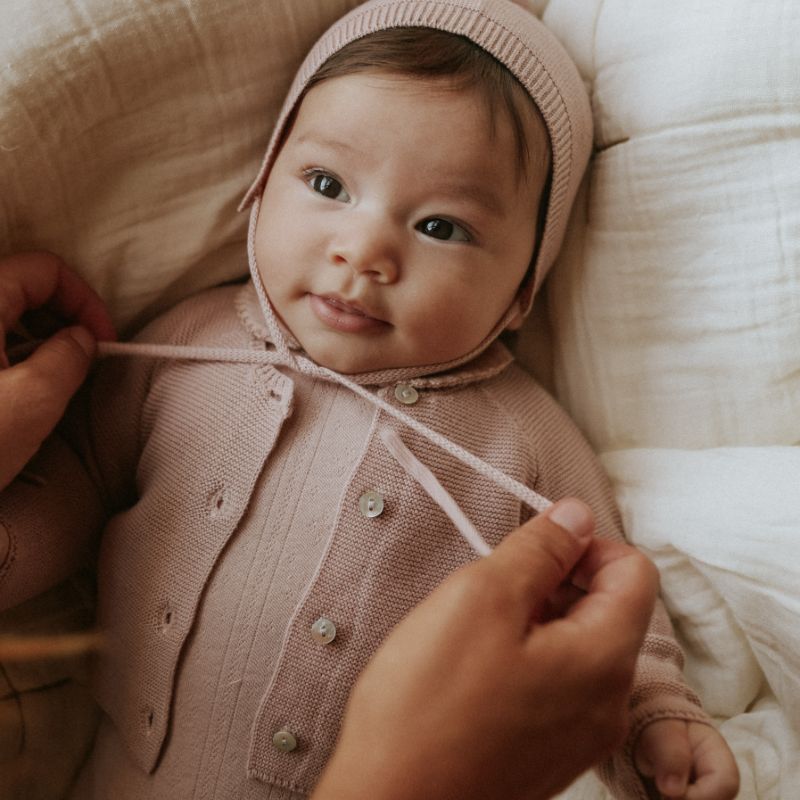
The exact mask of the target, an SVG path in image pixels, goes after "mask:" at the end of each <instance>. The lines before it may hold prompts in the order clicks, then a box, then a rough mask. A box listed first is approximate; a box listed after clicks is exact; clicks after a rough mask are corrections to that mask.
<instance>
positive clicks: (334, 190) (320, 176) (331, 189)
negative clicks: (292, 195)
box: [306, 172, 350, 203]
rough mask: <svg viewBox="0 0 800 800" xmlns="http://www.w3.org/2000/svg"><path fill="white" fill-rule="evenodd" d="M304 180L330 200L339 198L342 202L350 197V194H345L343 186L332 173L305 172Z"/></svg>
mask: <svg viewBox="0 0 800 800" xmlns="http://www.w3.org/2000/svg"><path fill="white" fill-rule="evenodd" d="M306 182H307V183H308V185H309V186H310V187H311V188H312V189H313V190H314V191H315V192H316V193H317V194H321V195H322V196H323V197H329V198H330V199H331V200H340V201H341V202H343V203H346V202H347V201H348V200H349V199H350V195H349V194H347V192H346V191H345V189H344V186H342V184H341V183H340V182H339V181H338V180H336V178H334V177H333V176H332V175H328V174H327V173H325V172H311V173H307V174H306Z"/></svg>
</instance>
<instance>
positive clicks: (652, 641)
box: [510, 368, 710, 800]
mask: <svg viewBox="0 0 800 800" xmlns="http://www.w3.org/2000/svg"><path fill="white" fill-rule="evenodd" d="M511 372H512V377H511V381H510V383H511V384H515V383H517V384H518V385H517V388H516V391H515V392H514V394H516V395H521V394H523V392H521V391H520V384H519V383H518V382H519V381H520V380H522V379H523V378H524V380H525V381H529V380H530V379H529V378H527V376H522V377H520V376H519V374H518V375H516V376H514V375H513V373H515V372H518V370H516V368H512V370H511ZM524 396H525V397H526V401H525V402H524V403H515V404H514V405H515V406H516V408H514V407H513V406H512V408H511V410H512V415H513V416H514V417H515V418H516V419H517V422H518V424H519V425H520V427H521V429H522V430H521V433H522V435H523V437H524V438H525V439H526V440H527V442H529V444H530V447H531V452H530V463H531V465H532V467H531V468H532V474H531V475H530V476H529V485H531V486H532V487H533V488H534V489H535V490H536V491H537V492H538V493H539V494H541V495H543V496H544V497H546V498H548V499H549V500H552V501H553V502H555V501H556V500H559V499H560V498H562V497H568V496H574V497H579V498H580V499H582V500H583V501H584V502H586V503H587V504H588V505H589V506H590V507H591V508H592V510H593V512H594V514H595V517H596V522H597V528H596V532H597V535H599V536H602V537H605V538H608V539H613V540H617V541H623V540H624V534H623V530H622V522H621V518H620V514H619V511H618V509H617V506H616V502H615V500H614V493H613V489H612V487H611V484H610V481H609V479H608V477H607V475H606V473H605V471H604V469H603V467H602V465H601V464H600V461H599V459H598V458H597V457H596V455H595V454H594V452H593V451H592V449H591V447H590V445H589V444H588V442H587V441H586V439H585V438H584V437H583V435H582V434H581V432H580V431H579V430H578V428H577V427H576V425H575V424H574V423H573V422H572V420H571V419H570V418H569V417H568V416H567V414H566V412H564V411H563V409H561V408H560V406H558V404H557V403H556V402H555V401H554V400H553V399H552V398H551V397H550V396H549V395H548V394H547V393H546V392H545V391H544V390H543V389H541V388H540V387H538V386H535V385H534V386H532V387H531V386H529V387H528V388H527V389H526V390H525V391H524ZM526 515H529V514H526ZM682 670H683V653H682V652H681V649H680V646H679V645H678V643H677V641H676V640H675V636H674V632H673V629H672V625H671V623H670V620H669V617H668V616H667V613H666V610H665V608H664V605H663V603H662V602H661V601H660V600H659V601H658V603H657V604H656V608H655V611H654V613H653V616H652V619H651V620H650V625H649V628H648V631H647V635H646V637H645V640H644V643H643V645H642V649H641V651H640V653H639V657H638V660H637V664H636V673H635V677H634V685H633V691H632V693H631V699H630V730H629V734H628V737H627V740H626V742H625V744H624V746H623V747H622V748H621V749H620V750H619V751H618V752H617V753H615V754H614V755H613V756H612V757H611V758H609V759H608V760H607V761H606V762H604V763H603V764H601V765H600V766H599V767H598V769H597V771H598V774H599V776H600V778H601V779H602V780H603V782H604V783H605V784H606V785H607V786H608V787H609V789H610V790H611V791H612V793H614V795H615V796H617V797H620V798H637V800H638V798H641V799H642V800H647V798H648V797H649V795H648V792H647V789H646V788H645V786H644V783H643V781H642V779H641V777H640V776H639V773H638V771H637V770H636V768H635V766H634V764H633V748H634V745H635V743H636V740H637V738H638V736H639V734H640V733H641V732H642V730H643V728H644V727H645V726H646V725H647V724H648V723H650V722H654V721H656V720H659V719H682V720H687V721H694V722H704V723H708V724H710V720H709V718H708V716H707V715H706V713H705V712H704V711H703V709H702V706H701V703H700V700H699V699H698V697H697V695H696V694H695V693H694V692H693V691H692V689H691V688H690V687H689V686H688V685H687V684H686V681H685V680H684V677H683V672H682Z"/></svg>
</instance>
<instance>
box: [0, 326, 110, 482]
mask: <svg viewBox="0 0 800 800" xmlns="http://www.w3.org/2000/svg"><path fill="white" fill-rule="evenodd" d="M94 350H95V342H94V339H93V337H92V336H91V334H90V333H88V331H86V330H85V329H83V328H79V327H72V328H65V329H64V330H61V331H59V332H58V333H57V334H55V336H53V337H51V338H50V339H48V340H47V341H46V342H44V343H43V344H42V345H40V346H39V348H38V349H37V350H36V351H35V352H34V353H33V355H31V356H30V357H29V358H27V359H26V360H25V361H23V362H22V363H20V364H17V365H16V366H14V367H11V368H9V369H6V370H3V371H0V441H3V442H10V443H11V444H10V445H9V446H7V447H6V448H5V449H4V453H5V455H4V456H3V458H2V459H0V488H2V487H3V486H5V485H6V484H7V483H9V482H10V481H11V480H12V479H13V478H14V476H15V475H16V474H17V473H18V472H19V470H21V469H22V467H23V466H24V465H25V464H26V463H27V462H28V460H29V459H30V458H31V457H32V456H33V454H34V453H35V452H36V450H37V449H38V448H39V445H40V444H41V443H42V441H43V440H44V439H45V437H46V436H47V435H48V434H49V433H50V432H51V431H52V430H53V428H54V427H55V425H56V423H57V422H58V420H59V419H61V417H62V416H63V414H64V409H65V408H66V406H67V403H68V402H69V399H70V398H71V397H72V395H73V394H74V393H75V391H76V390H77V389H78V387H79V386H80V384H81V382H82V381H83V379H84V378H85V377H86V373H87V372H88V370H89V365H90V364H91V360H92V356H93V355H94Z"/></svg>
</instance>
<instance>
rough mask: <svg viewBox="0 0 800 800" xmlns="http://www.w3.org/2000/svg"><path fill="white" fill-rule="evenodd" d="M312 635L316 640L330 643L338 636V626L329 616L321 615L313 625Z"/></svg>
mask: <svg viewBox="0 0 800 800" xmlns="http://www.w3.org/2000/svg"><path fill="white" fill-rule="evenodd" d="M311 635H312V636H313V637H314V641H315V642H319V643H320V644H330V643H331V642H332V641H333V640H334V639H335V638H336V626H335V625H334V624H333V623H332V622H331V621H330V620H329V619H328V618H327V617H320V618H319V619H318V620H317V621H316V622H315V623H314V624H313V625H312V626H311Z"/></svg>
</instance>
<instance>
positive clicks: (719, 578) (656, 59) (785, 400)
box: [522, 0, 800, 800]
mask: <svg viewBox="0 0 800 800" xmlns="http://www.w3.org/2000/svg"><path fill="white" fill-rule="evenodd" d="M542 10H543V12H544V21H545V22H546V23H547V24H548V25H550V27H551V28H553V29H554V30H555V32H556V34H557V35H558V36H559V37H560V38H561V40H562V41H563V42H564V44H565V46H566V47H567V49H568V51H569V52H570V54H571V55H572V57H573V59H574V60H575V61H576V62H577V64H578V66H579V68H580V70H581V72H582V74H583V76H584V78H585V80H586V81H587V85H589V86H590V90H591V98H592V107H593V112H594V119H595V150H596V152H595V156H594V160H593V164H592V166H591V168H590V178H589V180H588V181H587V182H586V183H585V184H584V187H583V197H582V201H579V202H578V204H577V206H576V212H575V214H574V216H573V220H572V225H571V228H570V231H569V232H568V234H567V239H566V242H567V245H566V248H565V249H564V250H563V251H562V254H561V258H560V261H559V263H557V264H556V266H555V267H554V272H553V276H552V280H551V282H550V286H549V294H548V301H549V309H550V313H551V319H552V323H553V324H552V338H551V340H550V343H551V345H552V349H551V350H550V352H551V353H552V355H553V363H552V380H553V383H554V385H555V387H556V394H557V396H558V398H559V399H560V400H561V402H562V403H563V404H564V405H565V406H566V407H567V409H568V410H569V411H570V413H571V414H572V415H573V417H574V418H575V419H576V421H577V422H578V424H579V426H580V427H581V428H582V429H583V431H584V432H585V433H586V434H587V436H588V438H589V439H590V441H591V442H592V443H593V444H594V445H595V447H596V448H597V449H598V450H599V451H600V452H601V454H602V460H603V462H604V464H605V466H606V468H607V469H608V471H609V473H610V475H611V478H612V481H613V482H614V484H615V486H616V488H617V499H618V501H619V503H620V507H621V511H622V514H623V519H624V523H625V529H626V533H627V535H628V537H629V539H630V540H631V541H632V542H633V543H634V544H636V545H637V546H639V547H641V548H642V549H643V550H644V551H645V552H647V553H648V554H649V555H651V556H652V557H653V558H654V560H655V562H656V564H657V565H658V566H659V568H660V571H661V575H662V590H663V594H664V599H665V602H666V604H667V607H668V609H669V611H670V612H671V614H672V616H673V619H674V620H675V623H676V628H677V632H678V636H679V639H680V640H681V642H682V643H683V645H684V647H685V649H686V655H687V663H686V674H687V678H688V680H689V682H690V683H692V685H693V686H694V687H695V688H696V689H697V690H698V691H699V693H700V696H701V698H702V699H703V702H704V704H705V705H706V707H707V708H708V710H709V712H710V713H711V714H712V715H714V716H715V717H716V719H717V720H718V721H719V723H720V726H721V730H722V732H723V733H724V734H725V736H726V738H727V739H728V741H729V743H730V745H731V747H732V749H733V751H734V754H735V755H736V758H737V761H738V764H739V768H740V770H741V774H742V788H741V792H740V795H739V796H740V797H741V798H743V800H753V799H754V798H755V799H757V800H765V799H766V800H783V799H784V798H787V797H794V796H795V795H796V794H797V787H798V786H800V736H799V732H800V708H799V707H798V697H799V696H800V692H799V691H798V689H800V626H798V619H800V613H798V612H800V588H798V587H800V550H799V549H798V547H797V539H798V535H800V506H798V501H797V497H798V489H797V487H798V475H800V450H798V448H797V445H798V443H800V424H799V423H798V420H800V369H799V368H798V367H799V366H800V357H799V356H798V347H797V343H798V342H800V80H798V77H799V76H800V50H798V48H797V41H798V37H800V6H798V4H796V3H784V2H780V1H779V0H775V1H773V0H767V2H761V3H752V2H746V1H745V0H733V1H732V2H731V1H730V0H725V2H722V0H711V1H710V2H705V3H690V2H678V3H669V4H664V3H660V2H657V0H637V2H632V1H631V0H605V1H604V2H600V1H599V0H591V2H584V1H583V0H580V1H579V0H549V2H547V3H543V4H542ZM537 345H538V346H539V347H540V348H541V346H542V345H541V342H540V341H537ZM526 352H531V353H532V352H533V349H532V345H531V343H530V340H529V342H528V344H527V345H526V347H525V348H523V354H522V355H523V358H524V357H525V353H526ZM564 796H565V797H566V798H569V800H599V798H605V797H607V793H606V792H605V790H604V789H603V788H602V787H601V786H599V784H597V782H596V781H595V780H594V779H593V778H592V777H591V776H590V777H587V778H585V779H583V780H582V781H580V782H579V783H578V784H576V785H575V786H574V787H573V788H572V789H570V790H569V791H567V792H566V793H565V795H564Z"/></svg>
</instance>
